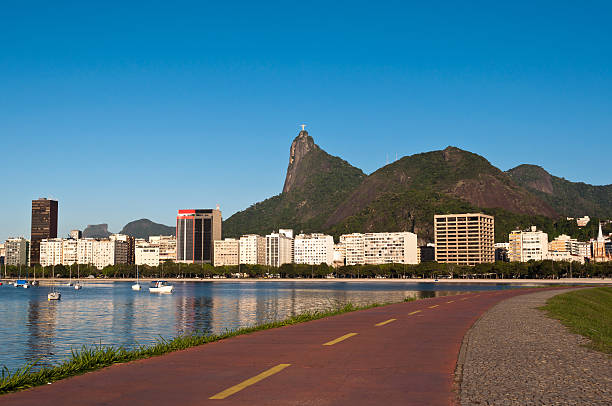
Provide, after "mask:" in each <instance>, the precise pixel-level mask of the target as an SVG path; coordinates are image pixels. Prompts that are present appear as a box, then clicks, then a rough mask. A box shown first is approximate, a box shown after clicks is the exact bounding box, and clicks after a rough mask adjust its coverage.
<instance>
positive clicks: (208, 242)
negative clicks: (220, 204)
mask: <svg viewBox="0 0 612 406" xmlns="http://www.w3.org/2000/svg"><path fill="white" fill-rule="evenodd" d="M220 239H221V210H219V209H218V208H217V209H195V210H179V211H178V215H177V216H176V259H177V261H178V262H185V263H210V264H212V263H213V262H214V242H215V241H217V240H220Z"/></svg>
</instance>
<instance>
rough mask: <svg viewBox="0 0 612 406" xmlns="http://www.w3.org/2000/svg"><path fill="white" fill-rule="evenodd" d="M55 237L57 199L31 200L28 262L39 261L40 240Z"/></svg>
mask: <svg viewBox="0 0 612 406" xmlns="http://www.w3.org/2000/svg"><path fill="white" fill-rule="evenodd" d="M44 238H57V200H50V199H46V198H40V199H38V200H32V235H31V240H30V263H31V264H32V265H34V264H38V263H40V241H41V240H42V239H44Z"/></svg>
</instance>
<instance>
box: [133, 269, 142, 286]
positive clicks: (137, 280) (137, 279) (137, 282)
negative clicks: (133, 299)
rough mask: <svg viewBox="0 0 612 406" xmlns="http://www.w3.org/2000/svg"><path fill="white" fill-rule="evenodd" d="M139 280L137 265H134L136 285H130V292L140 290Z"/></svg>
mask: <svg viewBox="0 0 612 406" xmlns="http://www.w3.org/2000/svg"><path fill="white" fill-rule="evenodd" d="M139 281H140V279H139V276H138V265H136V283H135V284H133V285H132V290H140V289H141V288H142V286H140V283H139Z"/></svg>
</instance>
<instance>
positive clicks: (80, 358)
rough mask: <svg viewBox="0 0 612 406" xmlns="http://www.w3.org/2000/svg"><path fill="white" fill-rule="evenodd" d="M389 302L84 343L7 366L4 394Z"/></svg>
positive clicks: (1, 381)
mask: <svg viewBox="0 0 612 406" xmlns="http://www.w3.org/2000/svg"><path fill="white" fill-rule="evenodd" d="M385 304H388V303H384V304H381V303H374V304H370V305H365V306H356V305H353V304H351V303H348V304H346V305H344V306H341V307H337V308H333V309H329V310H324V311H313V312H306V313H302V314H299V315H296V316H292V317H289V318H287V319H285V320H280V321H273V322H270V323H266V324H260V325H256V326H252V327H244V328H240V329H237V330H231V331H227V332H225V333H222V334H202V333H197V332H196V333H192V334H187V335H181V336H178V337H175V338H173V339H169V340H166V339H163V338H159V339H158V340H157V342H156V343H155V344H152V345H143V346H139V347H137V348H133V349H126V348H124V347H113V346H103V345H96V346H89V347H88V346H83V348H81V349H80V350H72V354H71V356H70V357H69V358H68V359H66V360H65V361H63V362H61V363H60V364H58V365H55V366H51V367H45V368H41V369H40V370H33V369H34V367H35V366H36V365H37V363H36V362H34V363H31V364H27V365H25V366H24V367H22V368H20V369H18V370H16V371H14V372H11V371H9V370H8V368H6V367H3V370H2V374H1V376H0V394H4V393H9V392H15V391H19V390H23V389H27V388H31V387H34V386H39V385H45V384H49V383H52V382H55V381H58V380H60V379H65V378H68V377H71V376H75V375H81V374H84V373H85V372H89V371H94V370H97V369H101V368H104V367H107V366H110V365H113V364H119V363H124V362H129V361H134V360H138V359H143V358H150V357H156V356H159V355H164V354H167V353H169V352H173V351H178V350H183V349H186V348H190V347H195V346H197V345H202V344H206V343H210V342H213V341H219V340H224V339H226V338H230V337H234V336H237V335H241V334H249V333H253V332H255V331H260V330H268V329H272V328H277V327H283V326H289V325H292V324H298V323H303V322H306V321H311V320H316V319H321V318H323V317H329V316H335V315H338V314H342V313H348V312H353V311H356V310H363V309H370V308H373V307H379V306H383V305H385Z"/></svg>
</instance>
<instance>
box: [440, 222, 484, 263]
mask: <svg viewBox="0 0 612 406" xmlns="http://www.w3.org/2000/svg"><path fill="white" fill-rule="evenodd" d="M494 234H495V224H494V219H493V216H488V215H486V214H482V213H467V214H436V215H434V235H435V244H436V261H437V262H442V263H451V264H457V265H476V264H482V263H486V262H494V260H495V251H494V248H493V242H494Z"/></svg>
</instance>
